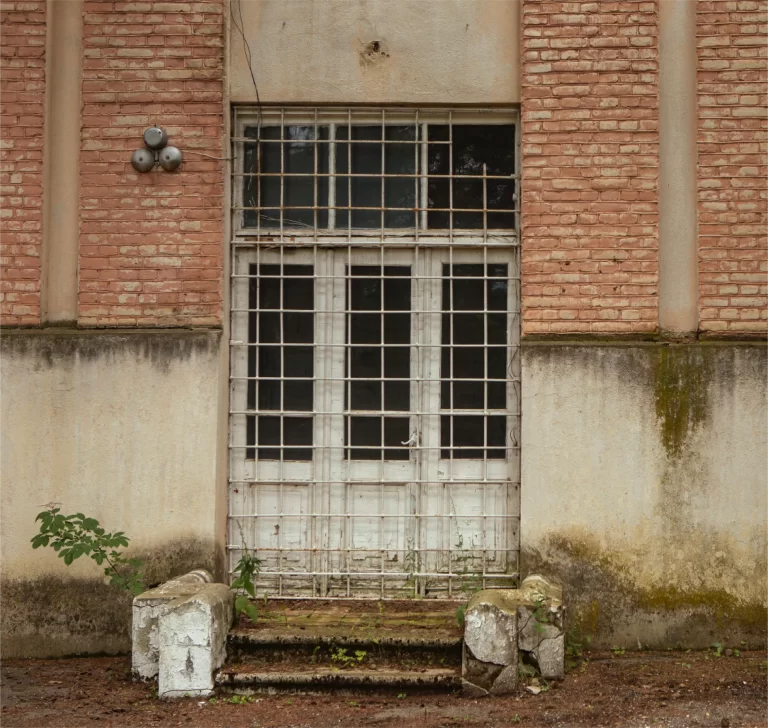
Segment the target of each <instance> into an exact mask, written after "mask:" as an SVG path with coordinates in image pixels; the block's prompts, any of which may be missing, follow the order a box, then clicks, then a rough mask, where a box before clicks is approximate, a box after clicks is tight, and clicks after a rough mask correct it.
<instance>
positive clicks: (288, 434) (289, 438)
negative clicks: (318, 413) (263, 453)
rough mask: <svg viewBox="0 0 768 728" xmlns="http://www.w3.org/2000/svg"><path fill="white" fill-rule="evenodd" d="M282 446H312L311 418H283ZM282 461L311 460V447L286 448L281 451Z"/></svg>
mask: <svg viewBox="0 0 768 728" xmlns="http://www.w3.org/2000/svg"><path fill="white" fill-rule="evenodd" d="M283 444H285V445H310V446H311V445H312V418H311V417H284V418H283ZM283 459H284V460H303V461H308V460H312V448H311V447H303V448H298V447H286V448H285V449H284V450H283Z"/></svg>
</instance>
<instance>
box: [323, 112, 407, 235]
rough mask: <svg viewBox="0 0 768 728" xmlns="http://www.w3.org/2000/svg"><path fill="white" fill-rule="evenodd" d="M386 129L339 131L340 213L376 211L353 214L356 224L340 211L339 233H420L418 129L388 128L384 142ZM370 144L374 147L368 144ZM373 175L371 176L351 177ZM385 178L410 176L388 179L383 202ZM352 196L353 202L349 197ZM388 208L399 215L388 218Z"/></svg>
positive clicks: (338, 211)
mask: <svg viewBox="0 0 768 728" xmlns="http://www.w3.org/2000/svg"><path fill="white" fill-rule="evenodd" d="M381 130H382V127H381V124H378V125H375V126H357V125H354V126H352V127H351V137H350V127H349V126H347V125H344V126H338V127H337V128H336V173H337V174H338V175H340V176H339V177H337V178H336V205H337V206H338V207H339V208H342V207H346V206H351V207H353V208H361V207H362V208H375V209H364V210H352V217H351V224H350V222H349V221H350V218H349V213H348V211H347V210H344V209H338V210H337V211H336V227H337V228H338V229H344V228H348V227H351V228H353V229H359V228H381V227H382V226H383V227H387V228H403V227H415V226H416V220H417V215H416V212H415V210H413V209H412V208H415V207H416V199H417V196H416V190H417V184H416V178H415V177H413V175H414V174H415V173H416V168H417V167H416V162H417V148H416V145H415V144H413V143H408V142H414V141H415V140H416V133H417V131H416V127H415V126H389V125H387V126H386V127H385V132H384V134H385V138H384V140H382V137H381ZM368 142H370V143H368ZM350 172H351V173H352V175H370V176H363V177H357V176H349V173H350ZM382 174H384V175H410V176H407V177H397V176H395V177H386V178H385V179H384V198H383V200H382V176H381V175H382ZM350 195H351V197H350ZM382 202H383V206H384V207H385V208H408V209H395V210H389V211H386V212H384V213H383V216H382V212H383V211H382V209H381V208H382Z"/></svg>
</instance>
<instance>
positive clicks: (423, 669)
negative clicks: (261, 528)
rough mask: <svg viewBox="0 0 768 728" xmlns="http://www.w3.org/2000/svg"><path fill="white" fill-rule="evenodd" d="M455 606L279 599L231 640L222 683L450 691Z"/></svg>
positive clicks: (456, 660) (456, 634)
mask: <svg viewBox="0 0 768 728" xmlns="http://www.w3.org/2000/svg"><path fill="white" fill-rule="evenodd" d="M462 637H463V635H462V629H461V628H460V627H459V625H458V623H457V622H456V605H455V604H450V603H449V604H446V603H433V604H425V603H423V602H422V603H416V604H414V603H413V602H369V603H364V604H361V603H359V602H356V603H353V602H338V601H337V602H332V603H329V602H327V601H325V602H320V601H318V602H310V601H303V602H278V601H274V602H271V603H268V604H266V605H263V604H262V605H260V611H259V619H258V620H257V622H256V624H252V623H251V622H250V621H249V620H246V619H244V618H243V619H241V620H240V621H239V623H238V624H237V625H235V627H234V628H233V629H232V630H231V631H230V633H229V635H228V638H227V664H226V665H224V667H223V668H222V669H221V670H220V672H219V675H218V678H217V683H216V684H217V686H219V688H220V689H221V690H222V691H224V692H226V691H229V692H235V693H243V694H247V693H248V692H249V691H251V692H257V691H260V690H261V691H263V690H271V691H275V690H294V691H295V690H300V691H314V690H319V691H323V690H347V689H348V690H355V689H363V688H365V689H376V690H395V689H397V690H404V691H408V690H410V691H411V692H413V691H417V690H419V691H445V690H453V689H455V688H456V687H457V686H459V684H460V682H461V675H460V673H461V647H462Z"/></svg>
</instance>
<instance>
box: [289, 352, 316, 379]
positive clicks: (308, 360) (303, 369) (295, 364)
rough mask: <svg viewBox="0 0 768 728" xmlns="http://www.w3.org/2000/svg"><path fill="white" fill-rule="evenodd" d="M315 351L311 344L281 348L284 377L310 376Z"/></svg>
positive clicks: (312, 369)
mask: <svg viewBox="0 0 768 728" xmlns="http://www.w3.org/2000/svg"><path fill="white" fill-rule="evenodd" d="M314 369H315V353H314V351H313V349H312V347H311V346H286V347H285V349H284V350H283V372H284V376H286V377H312V376H313V374H314Z"/></svg>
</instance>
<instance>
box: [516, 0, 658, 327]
mask: <svg viewBox="0 0 768 728" xmlns="http://www.w3.org/2000/svg"><path fill="white" fill-rule="evenodd" d="M571 6H573V3H563V2H542V1H541V0H524V2H523V40H522V44H523V48H522V53H523V54H524V57H526V56H525V54H531V55H529V56H527V57H528V58H530V59H532V62H531V63H526V64H525V67H524V69H523V72H524V75H523V83H522V124H523V128H522V139H523V150H522V170H523V180H522V190H523V194H522V246H523V255H522V280H523V286H524V288H523V291H524V295H523V301H522V304H523V333H524V334H544V333H549V334H558V333H563V334H568V333H601V334H631V333H646V332H650V331H654V330H656V328H657V326H658V310H657V291H658V229H657V228H658V203H657V193H658V184H657V179H658V164H659V161H658V103H657V96H658V87H657V86H658V84H657V76H658V57H657V45H658V44H657V6H656V3H647V2H646V3H639V2H616V3H610V10H609V11H608V12H605V13H603V14H601V13H598V12H595V11H594V10H590V11H589V12H582V13H575V14H574V13H573V12H572V11H571V10H570V9H569V7H571ZM606 7H607V5H606ZM582 18H583V20H582ZM536 53H540V54H541V56H540V57H541V61H538V60H535V59H537V58H538V57H537V56H536V55H534V54H536ZM545 54H546V55H545ZM640 58H642V62H641V61H639V60H638V59H640ZM567 282H578V283H579V284H581V288H580V290H577V292H578V293H581V294H582V295H574V290H573V289H572V288H571V287H568V286H563V285H562V284H563V283H567ZM621 284H631V285H627V286H626V287H625V288H624V289H622V290H615V289H614V288H613V286H617V287H618V286H620V285H621Z"/></svg>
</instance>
